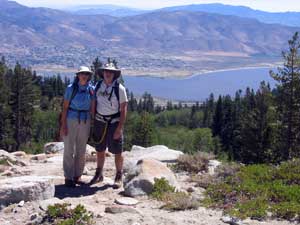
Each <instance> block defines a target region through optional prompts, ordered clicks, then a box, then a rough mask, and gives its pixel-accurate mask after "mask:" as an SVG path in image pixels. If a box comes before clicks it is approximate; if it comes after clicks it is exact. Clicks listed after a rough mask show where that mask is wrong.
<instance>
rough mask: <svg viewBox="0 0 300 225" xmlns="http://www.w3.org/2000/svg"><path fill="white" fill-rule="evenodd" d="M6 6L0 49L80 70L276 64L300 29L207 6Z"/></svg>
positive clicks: (143, 71) (13, 56) (35, 62)
mask: <svg viewBox="0 0 300 225" xmlns="http://www.w3.org/2000/svg"><path fill="white" fill-rule="evenodd" d="M7 5H8V6H5V4H1V6H0V29H1V30H2V31H3V32H1V33H0V38H1V40H2V44H1V45H0V54H2V55H5V56H6V57H7V58H8V60H9V61H21V62H24V64H26V65H30V66H42V67H49V65H50V67H51V66H53V67H55V66H57V67H60V66H62V67H66V68H74V67H77V66H78V65H79V64H86V63H87V62H89V63H90V62H91V61H92V60H93V59H94V58H95V57H96V56H102V57H109V56H110V57H114V58H117V59H118V60H119V61H120V64H121V65H124V67H127V68H128V70H129V71H131V72H134V73H138V74H140V75H148V74H158V73H162V72H163V73H166V72H167V73H170V74H173V73H177V72H178V73H179V74H185V75H191V72H192V71H193V72H195V71H200V70H201V71H203V70H215V69H224V68H228V67H230V68H232V67H233V66H234V67H240V66H249V65H250V66H251V65H256V64H257V63H273V62H275V61H276V60H278V56H279V55H280V52H281V51H282V49H283V48H284V47H285V45H286V42H287V40H288V39H289V38H290V37H291V35H292V34H293V33H294V32H295V31H297V30H298V28H294V27H288V26H283V25H275V24H264V23H261V22H259V21H257V20H255V19H248V18H241V17H237V16H224V15H219V14H215V13H205V12H186V11H171V12H165V11H153V12H149V13H145V14H141V15H136V16H128V17H112V16H108V15H73V14H71V13H66V12H64V11H61V10H52V9H48V8H29V7H26V6H22V5H19V4H17V3H10V4H7ZM12 5H13V7H12ZM274 57H275V58H276V57H277V59H274ZM128 73H130V72H128Z"/></svg>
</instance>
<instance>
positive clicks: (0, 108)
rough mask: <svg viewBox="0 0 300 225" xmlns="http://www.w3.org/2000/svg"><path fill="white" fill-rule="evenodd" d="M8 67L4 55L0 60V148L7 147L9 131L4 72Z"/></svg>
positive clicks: (8, 109)
mask: <svg viewBox="0 0 300 225" xmlns="http://www.w3.org/2000/svg"><path fill="white" fill-rule="evenodd" d="M7 70H8V68H7V66H6V63H5V59H4V57H2V59H1V61H0V90H1V95H0V118H1V119H0V148H3V149H8V145H9V140H10V136H9V133H10V132H11V130H10V127H9V116H10V107H9V105H8V100H9V99H8V96H9V89H8V85H7V79H6V72H7Z"/></svg>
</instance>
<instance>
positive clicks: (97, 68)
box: [91, 57, 102, 85]
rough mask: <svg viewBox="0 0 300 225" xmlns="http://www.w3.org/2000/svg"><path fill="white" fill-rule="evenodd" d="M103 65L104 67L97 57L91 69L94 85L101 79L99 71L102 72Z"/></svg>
mask: <svg viewBox="0 0 300 225" xmlns="http://www.w3.org/2000/svg"><path fill="white" fill-rule="evenodd" d="M101 67H102V62H101V61H100V59H99V57H96V58H95V59H94V61H93V62H92V65H91V70H92V72H93V75H92V79H91V82H92V84H93V85H94V84H96V82H97V81H98V80H99V78H98V75H99V74H98V73H100V68H101Z"/></svg>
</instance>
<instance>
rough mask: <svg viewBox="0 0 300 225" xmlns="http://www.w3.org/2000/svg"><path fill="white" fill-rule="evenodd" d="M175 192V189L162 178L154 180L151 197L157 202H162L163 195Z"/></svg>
mask: <svg viewBox="0 0 300 225" xmlns="http://www.w3.org/2000/svg"><path fill="white" fill-rule="evenodd" d="M173 192H175V187H173V186H171V185H170V184H169V182H168V181H167V180H166V179H165V178H164V177H163V178H160V179H158V178H154V186H153V191H152V193H151V196H152V197H153V198H155V199H157V200H160V201H161V200H162V199H163V195H164V194H166V193H173Z"/></svg>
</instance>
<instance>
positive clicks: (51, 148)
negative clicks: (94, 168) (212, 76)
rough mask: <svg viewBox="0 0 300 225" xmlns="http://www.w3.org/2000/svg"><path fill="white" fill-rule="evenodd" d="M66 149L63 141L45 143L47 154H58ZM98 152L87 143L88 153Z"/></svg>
mask: <svg viewBox="0 0 300 225" xmlns="http://www.w3.org/2000/svg"><path fill="white" fill-rule="evenodd" d="M63 151H64V143H63V142H50V143H47V144H45V145H44V153H45V154H56V153H63ZM95 153H96V150H95V148H94V147H92V146H90V145H86V154H87V155H93V154H95Z"/></svg>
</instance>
